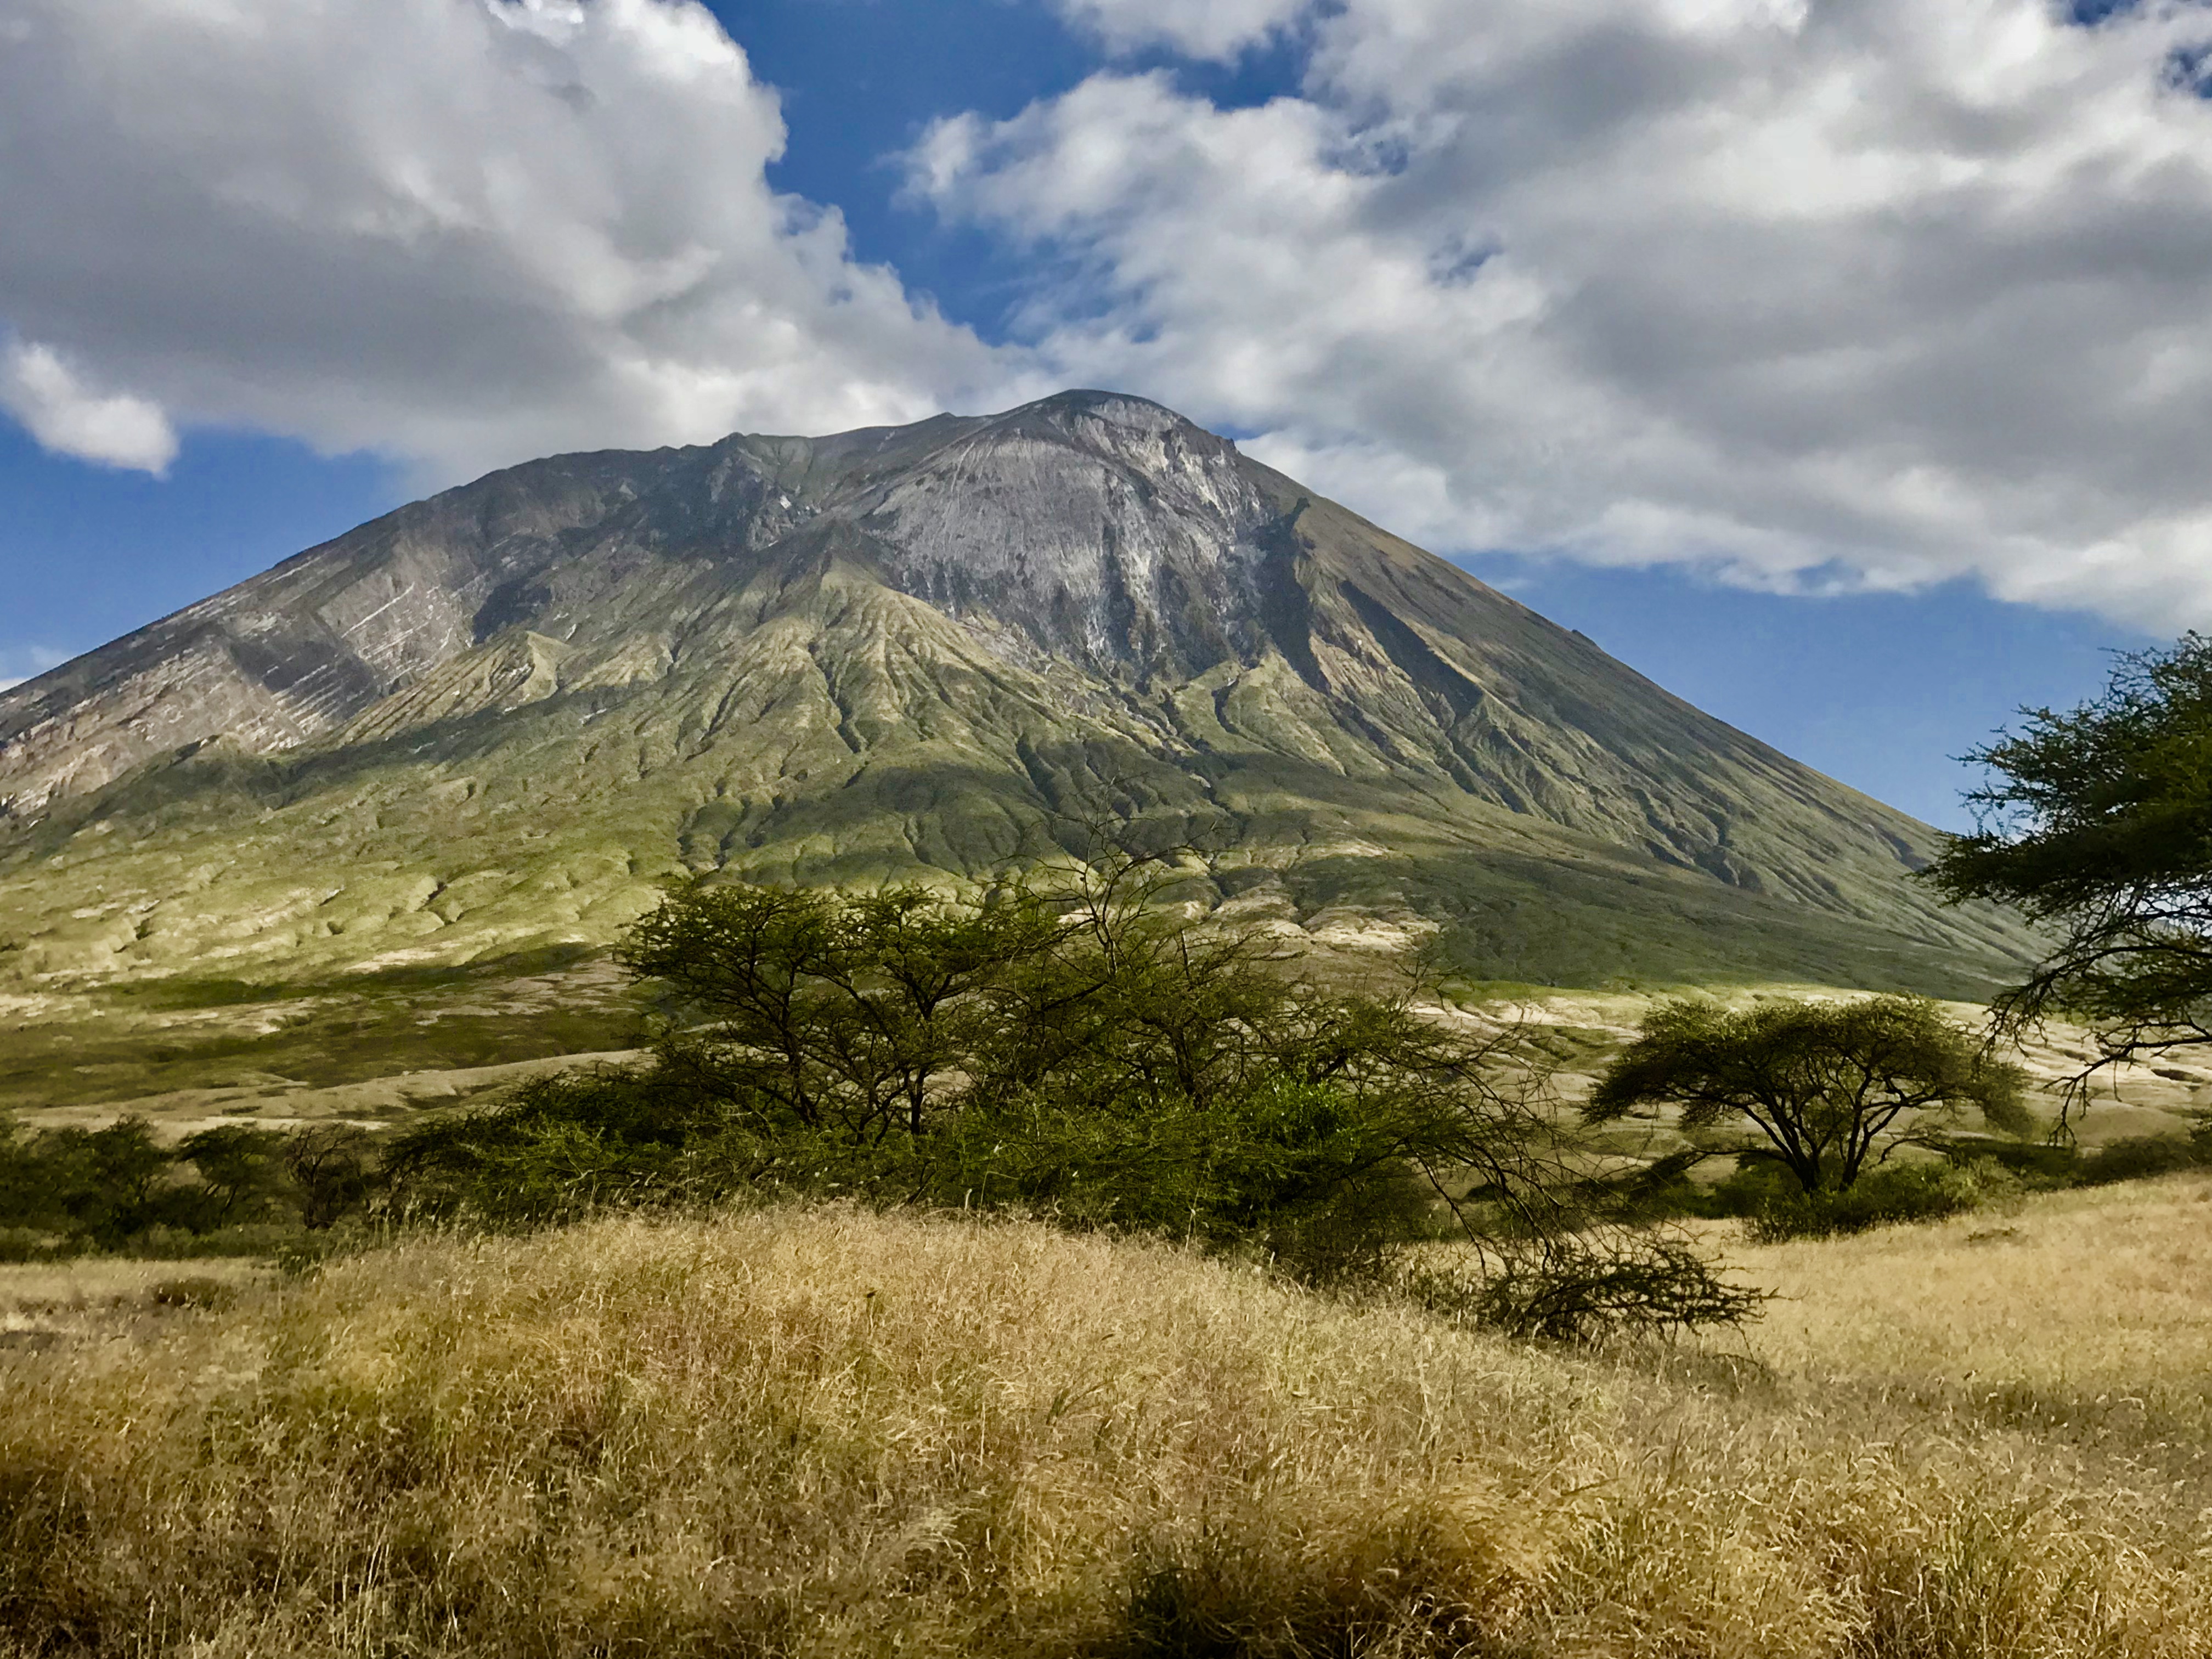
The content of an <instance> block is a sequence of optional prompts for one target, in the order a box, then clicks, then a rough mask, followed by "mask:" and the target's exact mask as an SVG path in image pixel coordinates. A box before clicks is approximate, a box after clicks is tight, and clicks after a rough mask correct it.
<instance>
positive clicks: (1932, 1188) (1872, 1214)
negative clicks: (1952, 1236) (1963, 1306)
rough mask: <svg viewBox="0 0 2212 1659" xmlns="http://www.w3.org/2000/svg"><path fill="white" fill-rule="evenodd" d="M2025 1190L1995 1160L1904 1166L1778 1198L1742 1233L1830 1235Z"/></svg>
mask: <svg viewBox="0 0 2212 1659" xmlns="http://www.w3.org/2000/svg"><path fill="white" fill-rule="evenodd" d="M2025 1191H2026V1188H2025V1186H2024V1184H2023V1183H2022V1182H2021V1179H2020V1177H2019V1176H2016V1175H2015V1174H2013V1172H2012V1171H2011V1170H2008V1169H2006V1168H2005V1167H2004V1165H2003V1164H1999V1163H1997V1162H1996V1160H1995V1159H1993V1158H1978V1159H1976V1160H1974V1161H1973V1162H1972V1163H1969V1164H1903V1165H1899V1166H1896V1167H1893V1168H1889V1169H1882V1170H1875V1172H1874V1173H1873V1174H1871V1175H1868V1176H1862V1177H1861V1178H1860V1179H1859V1180H1857V1181H1856V1182H1852V1183H1851V1185H1850V1186H1849V1187H1846V1188H1844V1190H1843V1191H1841V1192H1818V1193H1798V1194H1790V1195H1787V1196H1784V1197H1782V1198H1779V1199H1777V1200H1773V1201H1772V1202H1771V1203H1769V1204H1768V1205H1767V1206H1765V1207H1764V1208H1762V1209H1761V1210H1759V1212H1757V1213H1755V1214H1753V1215H1752V1216H1751V1217H1749V1218H1747V1225H1746V1231H1747V1233H1748V1234H1749V1236H1750V1237H1751V1239H1752V1240H1753V1243H1760V1244H1773V1243H1781V1242H1782V1241H1784V1240H1785V1239H1792V1238H1827V1237H1835V1236H1837V1235H1838V1234H1844V1233H1859V1232H1864V1231H1867V1230H1868V1229H1869V1228H1871V1227H1887V1226H1892V1225H1896V1224H1898V1223H1900V1222H1909V1221H1941V1220H1943V1219H1945V1218H1948V1217H1950V1216H1954V1215H1966V1214H1969V1213H1971V1212H1974V1211H1977V1210H1983V1209H1988V1208H1991V1207H1996V1206H2005V1205H2008V1204H2013V1203H2015V1202H2017V1201H2018V1200H2019V1199H2020V1198H2021V1195H2022V1194H2023V1193H2024V1192H2025Z"/></svg>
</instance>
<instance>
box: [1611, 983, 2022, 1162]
mask: <svg viewBox="0 0 2212 1659" xmlns="http://www.w3.org/2000/svg"><path fill="white" fill-rule="evenodd" d="M2021 1081H2022V1078H2021V1072H2020V1070H2019V1069H2018V1068H2017V1067H2016V1066H2008V1065H2004V1064H2002V1063H2001V1062H1999V1061H1996V1060H1993V1059H1991V1058H1990V1056H1989V1055H1988V1054H1986V1053H1985V1052H1984V1049H1983V1048H1982V1046H1981V1044H1979V1043H1978V1042H1976V1040H1975V1039H1974V1038H1973V1037H1972V1036H1971V1035H1970V1034H1968V1033H1967V1032H1966V1031H1963V1030H1960V1029H1959V1028H1958V1027H1957V1026H1955V1025H1954V1024H1951V1023H1950V1022H1949V1021H1948V1020H1947V1019H1945V1018H1943V1017H1942V1014H1941V1013H1940V1012H1938V1011H1937V1009H1936V1005H1935V1004H1934V1003H1932V1002H1929V1001H1928V1000H1926V999H1925V998H1922V997H1905V996H1882V997H1874V998H1869V999H1866V1000H1859V1001H1853V1002H1798V1001H1783V1000H1778V1001H1770V1002H1759V1003H1755V1004H1753V1006H1750V1007H1748V1008H1743V1009H1739V1010H1735V1011H1733V1012H1731V1011H1730V1010H1729V1009H1727V1008H1724V1007H1723V1006H1720V1005H1718V1004H1717V1003H1711V1002H1699V1001H1679V1002H1669V1003H1665V1004H1662V1006H1659V1007H1658V1008H1656V1009H1654V1010H1653V1011H1652V1012H1651V1013H1650V1016H1649V1017H1648V1018H1646V1019H1645V1020H1644V1027H1643V1030H1642V1032H1641V1034H1640V1035H1639V1036H1638V1038H1637V1040H1636V1041H1635V1042H1633V1043H1632V1044H1631V1045H1630V1046H1629V1048H1627V1050H1626V1052H1625V1053H1623V1054H1621V1055H1620V1058H1619V1059H1617V1060H1614V1061H1613V1065H1612V1066H1610V1067H1609V1068H1607V1072H1606V1073H1605V1075H1604V1076H1603V1077H1602V1078H1601V1079H1599V1081H1598V1085H1597V1087H1596V1089H1595V1091H1592V1093H1591V1095H1590V1098H1589V1103H1588V1104H1587V1105H1585V1106H1584V1108H1583V1117H1584V1119H1585V1120H1586V1121H1589V1122H1592V1123H1600V1122H1605V1121H1609V1120H1611V1119H1614V1118H1619V1117H1623V1116H1626V1115H1627V1114H1628V1112H1629V1111H1630V1110H1631V1109H1633V1108H1634V1107H1636V1106H1638V1105H1641V1104H1644V1103H1667V1104H1670V1105H1675V1106H1679V1107H1680V1108H1681V1112H1682V1117H1681V1121H1682V1127H1684V1128H1686V1129H1694V1128H1700V1127H1710V1126H1711V1125H1713V1124H1717V1123H1721V1122H1724V1121H1729V1120H1730V1119H1735V1118H1742V1119H1745V1120H1747V1121H1749V1122H1750V1123H1751V1124H1752V1125H1753V1127H1755V1128H1757V1129H1758V1131H1759V1133H1760V1135H1761V1136H1763V1137H1764V1138H1765V1142H1766V1146H1767V1149H1768V1150H1769V1151H1771V1152H1772V1154H1773V1156H1774V1157H1775V1158H1778V1160H1780V1162H1781V1163H1782V1164H1784V1165H1785V1166H1786V1167H1787V1168H1788V1169H1789V1170H1790V1173H1791V1174H1792V1175H1794V1176H1796V1178H1797V1181H1798V1182H1799V1184H1800V1185H1801V1186H1802V1187H1803V1188H1804V1189H1805V1190H1806V1191H1807V1192H1808V1193H1818V1192H1841V1191H1843V1190H1844V1188H1848V1187H1850V1184H1851V1183H1852V1182H1855V1181H1857V1179H1858V1178H1859V1176H1860V1174H1861V1173H1862V1172H1863V1170H1864V1169H1865V1168H1866V1165H1867V1163H1868V1161H1869V1159H1870V1158H1871V1159H1873V1160H1875V1161H1876V1162H1879V1161H1880V1160H1881V1158H1886V1157H1887V1156H1888V1153H1889V1152H1890V1149H1891V1148H1892V1147H1893V1146H1897V1145H1898V1144H1899V1143H1900V1142H1901V1141H1903V1140H1905V1139H1909V1138H1914V1137H1917V1136H1919V1135H1922V1134H1924V1133H1926V1132H1927V1130H1928V1129H1929V1127H1930V1119H1931V1118H1934V1119H1939V1120H1949V1119H1954V1118H1955V1117H1956V1116H1957V1115H1959V1114H1960V1113H1961V1112H1962V1111H1964V1110H1966V1109H1969V1108H1971V1109H1973V1110H1975V1111H1976V1112H1978V1114H1979V1115H1980V1116H1981V1118H1982V1121H1984V1122H1985V1123H1986V1124H1988V1125H1989V1126H1990V1127H1992V1128H1995V1129H1999V1130H2002V1131H2003V1132H2005V1133H2011V1134H2020V1133H2026V1131H2027V1129H2028V1128H2029V1127H2030V1126H2031V1123H2032V1120H2031V1119H2030V1117H2029V1115H2028V1112H2027V1107H2026V1105H2025V1104H2024V1103H2023V1102H2022V1101H2021ZM1908 1115H1909V1116H1908Z"/></svg>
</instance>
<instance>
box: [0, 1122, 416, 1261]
mask: <svg viewBox="0 0 2212 1659" xmlns="http://www.w3.org/2000/svg"><path fill="white" fill-rule="evenodd" d="M373 1170H374V1154H373V1145H372V1142H371V1141H370V1139H369V1138H368V1137H367V1136H364V1135H362V1133H361V1132H360V1131H358V1130H352V1129H348V1128H345V1127H336V1126H332V1127H318V1128H309V1129H301V1130H296V1131H294V1132H292V1133H289V1134H285V1133H277V1132H275V1131H272V1130H267V1129H257V1128H254V1127H251V1126H249V1125H245V1124H224V1125H222V1126H220V1127H216V1128H212V1129H204V1130H201V1131H200V1132H199V1133H197V1134H192V1135H188V1136H186V1137H185V1139H184V1140H182V1141H181V1142H179V1144H178V1145H177V1146H174V1147H168V1146H162V1145H161V1143H160V1142H158V1141H156V1140H155V1139H154V1137H153V1134H152V1133H151V1131H150V1130H149V1128H148V1127H147V1125H146V1123H145V1122H144V1121H143V1120H142V1119H138V1118H124V1119H121V1120H120V1121H117V1122H114V1123H112V1124H109V1125H108V1126H107V1127H106V1128H103V1129H93V1130H86V1129H46V1130H40V1131H39V1132H37V1133H32V1134H24V1133H21V1131H20V1130H19V1129H18V1128H17V1127H16V1126H15V1123H14V1121H12V1120H10V1119H9V1118H6V1117H4V1116H0V1236H4V1242H0V1254H5V1255H7V1256H9V1258H11V1259H16V1260H28V1259H32V1258H35V1257H38V1256H43V1255H69V1254H73V1253H75V1252H77V1251H82V1250H85V1249H100V1250H116V1249H131V1250H133V1251H135V1252H137V1253H138V1254H142V1255H175V1254H179V1253H185V1254H189V1253H191V1252H192V1251H196V1250H201V1249H210V1248H217V1247H218V1246H220V1245H222V1244H228V1246H229V1247H230V1248H231V1249H234V1250H244V1251H246V1252H247V1253H250V1254H263V1253H265V1252H266V1250H267V1249H270V1248H272V1247H273V1246H274V1245H276V1244H277V1243H283V1242H285V1241H287V1240H289V1239H290V1238H291V1237H294V1236H295V1235H296V1234H297V1233H298V1231H300V1229H301V1227H302V1226H305V1227H307V1228H310V1229H319V1228H326V1227H328V1226H330V1225H332V1224H333V1223H335V1222H337V1220H339V1219H341V1218H343V1217H344V1216H346V1215H348V1214H350V1213H353V1212H356V1211H358V1210H360V1209H362V1208H364V1207H366V1206H367V1205H368V1201H369V1200H370V1198H371V1196H372V1186H373V1182H372V1173H373ZM180 1246H182V1247H184V1248H183V1249H182V1250H181V1251H180V1249H179V1247H180Z"/></svg>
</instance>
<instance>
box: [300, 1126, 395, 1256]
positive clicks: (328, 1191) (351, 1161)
mask: <svg viewBox="0 0 2212 1659" xmlns="http://www.w3.org/2000/svg"><path fill="white" fill-rule="evenodd" d="M283 1156H284V1173H285V1174H286V1175H287V1176H289V1177H290V1179H291V1183H292V1190H293V1192H294V1193H295V1194H296V1196H297V1199H298V1201H299V1206H300V1221H301V1225H303V1226H305V1227H307V1228H309V1229H311V1230H313V1231H323V1230H324V1229H326V1228H329V1227H332V1226H335V1225H337V1223H338V1222H339V1221H341V1220H343V1218H345V1217H346V1216H348V1215H349V1214H351V1213H352V1212H355V1211H356V1210H359V1209H361V1208H362V1207H363V1206H366V1205H367V1203H368V1199H369V1195H370V1194H371V1192H372V1191H373V1190H374V1185H375V1180H376V1175H377V1164H378V1158H377V1151H376V1138H375V1137H374V1135H372V1134H370V1133H368V1131H367V1130H366V1129H362V1128H361V1127H357V1126H356V1125H354V1124H350V1123H325V1124H315V1125H311V1126H310V1127H307V1128H303V1129H298V1130H295V1131H294V1133H292V1134H291V1135H290V1136H289V1138H288V1139H286V1141H285V1143H284V1155H283Z"/></svg>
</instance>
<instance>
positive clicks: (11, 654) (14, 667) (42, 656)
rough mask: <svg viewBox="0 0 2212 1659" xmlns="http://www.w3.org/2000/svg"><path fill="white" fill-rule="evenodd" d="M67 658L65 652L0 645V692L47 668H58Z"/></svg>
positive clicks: (43, 671) (24, 646)
mask: <svg viewBox="0 0 2212 1659" xmlns="http://www.w3.org/2000/svg"><path fill="white" fill-rule="evenodd" d="M68 658H69V653H68V652H66V651H54V650H50V649H48V648H47V647H45V646H40V645H23V646H6V645H0V691H5V690H9V689H10V688H11V687H14V686H18V685H21V684H22V683H23V682H24V681H25V680H27V679H31V678H34V677H35V676H37V675H40V674H43V673H45V672H46V670H48V669H49V668H56V667H58V666H60V665H61V664H62V663H64V661H66V660H67V659H68Z"/></svg>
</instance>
